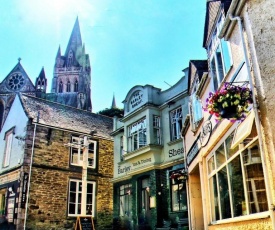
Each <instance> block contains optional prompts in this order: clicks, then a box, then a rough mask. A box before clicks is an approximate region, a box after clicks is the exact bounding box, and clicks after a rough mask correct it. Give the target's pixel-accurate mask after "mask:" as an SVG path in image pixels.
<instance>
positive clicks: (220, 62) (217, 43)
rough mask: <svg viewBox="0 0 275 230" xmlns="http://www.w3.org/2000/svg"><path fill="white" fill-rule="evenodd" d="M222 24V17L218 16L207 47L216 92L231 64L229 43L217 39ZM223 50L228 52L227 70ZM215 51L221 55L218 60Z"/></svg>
mask: <svg viewBox="0 0 275 230" xmlns="http://www.w3.org/2000/svg"><path fill="white" fill-rule="evenodd" d="M223 23H224V17H223V16H220V18H219V20H218V22H217V25H216V29H215V31H214V33H213V35H212V41H211V43H210V45H209V47H208V49H209V52H210V70H211V76H212V84H213V90H217V89H218V88H219V87H220V85H221V83H222V81H223V79H224V78H225V76H226V74H227V73H228V71H229V69H230V67H231V66H232V64H233V59H232V53H231V49H230V45H229V43H228V42H227V41H225V40H224V39H219V38H218V35H219V33H220V30H221V27H222V25H223ZM225 49H226V50H227V52H228V56H229V57H228V58H229V62H230V63H229V66H228V68H226V67H227V65H226V63H227V61H226V59H225V56H227V55H226V53H225V52H224V51H225ZM217 50H219V52H220V54H221V57H220V58H219V57H218V56H217ZM213 62H214V65H213V66H212V63H213ZM220 68H222V70H219V69H220ZM214 72H215V74H214Z"/></svg>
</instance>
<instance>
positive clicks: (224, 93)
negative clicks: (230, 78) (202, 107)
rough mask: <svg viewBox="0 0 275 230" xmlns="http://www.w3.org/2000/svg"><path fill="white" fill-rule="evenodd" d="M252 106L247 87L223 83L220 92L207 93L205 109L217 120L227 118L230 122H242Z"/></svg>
mask: <svg viewBox="0 0 275 230" xmlns="http://www.w3.org/2000/svg"><path fill="white" fill-rule="evenodd" d="M250 104H252V93H251V90H250V88H248V87H247V86H238V85H232V84H230V83H225V84H224V86H223V88H222V89H221V90H218V91H216V92H215V93H212V92H211V93H209V97H208V98H207V99H206V109H207V110H208V112H209V113H210V114H213V115H215V116H216V117H217V119H218V120H221V119H223V118H227V119H229V120H230V121H236V120H243V119H244V118H245V117H246V115H247V112H248V107H249V105H250Z"/></svg>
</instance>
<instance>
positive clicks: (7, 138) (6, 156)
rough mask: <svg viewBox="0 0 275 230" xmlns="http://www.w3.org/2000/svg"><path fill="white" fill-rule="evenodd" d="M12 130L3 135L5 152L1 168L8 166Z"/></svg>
mask: <svg viewBox="0 0 275 230" xmlns="http://www.w3.org/2000/svg"><path fill="white" fill-rule="evenodd" d="M14 128H15V127H13V128H11V129H10V130H8V131H7V132H6V133H5V141H6V144H5V152H4V159H3V167H7V166H9V164H10V156H11V147H12V139H13V134H14Z"/></svg>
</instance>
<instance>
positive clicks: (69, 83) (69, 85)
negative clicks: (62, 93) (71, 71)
mask: <svg viewBox="0 0 275 230" xmlns="http://www.w3.org/2000/svg"><path fill="white" fill-rule="evenodd" d="M67 92H71V82H70V81H68V82H67Z"/></svg>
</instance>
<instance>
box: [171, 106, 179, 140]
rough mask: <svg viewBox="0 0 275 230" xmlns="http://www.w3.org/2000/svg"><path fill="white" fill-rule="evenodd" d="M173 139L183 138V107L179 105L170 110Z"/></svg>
mask: <svg viewBox="0 0 275 230" xmlns="http://www.w3.org/2000/svg"><path fill="white" fill-rule="evenodd" d="M170 126H171V141H174V140H178V139H180V138H181V129H182V108H181V107H178V108H176V109H174V110H172V111H171V112H170Z"/></svg>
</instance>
